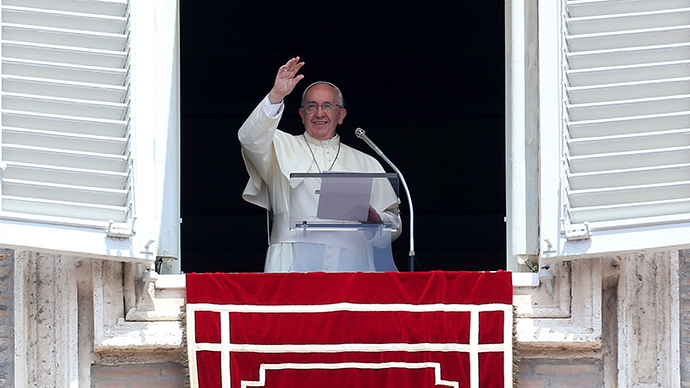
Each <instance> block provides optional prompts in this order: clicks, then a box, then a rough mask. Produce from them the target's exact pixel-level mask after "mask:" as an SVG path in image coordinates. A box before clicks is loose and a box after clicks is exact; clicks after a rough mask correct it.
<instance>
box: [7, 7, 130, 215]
mask: <svg viewBox="0 0 690 388" xmlns="http://www.w3.org/2000/svg"><path fill="white" fill-rule="evenodd" d="M128 32H129V28H128V17H127V3H126V2H94V1H89V2H86V1H69V0H62V1H59V0H57V1H56V0H51V1H39V0H4V1H3V7H2V160H3V162H4V165H3V168H4V171H3V173H2V216H3V217H5V218H9V217H14V218H32V219H44V220H53V221H66V222H70V223H82V224H84V225H93V226H98V225H103V223H106V222H108V221H109V220H113V221H114V222H126V221H127V220H128V219H129V218H131V212H130V209H131V207H132V206H131V205H132V195H131V178H130V177H131V168H132V165H131V161H130V157H129V156H130V152H129V149H130V142H129V139H130V128H129V95H128V89H129V77H128V67H129V61H128V48H129V45H128ZM62 219H64V220H62Z"/></svg>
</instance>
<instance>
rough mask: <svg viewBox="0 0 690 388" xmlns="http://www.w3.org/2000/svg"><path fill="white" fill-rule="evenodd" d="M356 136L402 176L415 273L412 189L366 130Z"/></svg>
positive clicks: (410, 255) (359, 129) (411, 267)
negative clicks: (408, 210) (407, 206)
mask: <svg viewBox="0 0 690 388" xmlns="http://www.w3.org/2000/svg"><path fill="white" fill-rule="evenodd" d="M355 136H357V137H358V138H360V139H362V140H364V142H365V143H367V145H368V146H369V147H371V149H373V150H374V151H375V152H376V153H377V154H378V155H379V156H380V157H381V158H383V160H385V161H386V163H388V165H389V166H391V168H392V169H393V170H394V171H395V172H396V173H397V174H398V176H400V181H401V182H402V184H403V187H404V188H405V193H406V194H407V203H408V204H409V206H410V253H409V259H410V272H414V260H415V251H414V209H413V207H412V196H411V195H410V189H409V188H408V187H407V182H406V181H405V177H404V176H403V174H402V172H400V169H398V167H396V166H395V164H393V162H391V160H390V159H388V157H387V156H386V155H384V153H383V151H381V149H380V148H379V147H378V146H377V145H376V144H374V142H373V141H371V139H369V137H368V136H367V133H366V131H364V129H362V128H357V129H356V130H355Z"/></svg>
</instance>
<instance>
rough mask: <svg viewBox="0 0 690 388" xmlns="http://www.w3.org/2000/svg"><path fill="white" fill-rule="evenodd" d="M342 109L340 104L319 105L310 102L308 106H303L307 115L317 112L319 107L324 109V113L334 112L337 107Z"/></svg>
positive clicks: (327, 103) (326, 103) (325, 103)
mask: <svg viewBox="0 0 690 388" xmlns="http://www.w3.org/2000/svg"><path fill="white" fill-rule="evenodd" d="M336 106H337V107H340V105H338V104H333V103H332V102H324V103H323V104H320V105H319V104H317V103H315V102H310V103H308V104H306V105H302V108H303V109H304V111H305V112H307V113H314V112H316V111H317V110H319V107H321V109H323V111H324V112H333V110H334V109H335V107H336Z"/></svg>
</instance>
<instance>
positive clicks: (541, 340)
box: [97, 272, 601, 352]
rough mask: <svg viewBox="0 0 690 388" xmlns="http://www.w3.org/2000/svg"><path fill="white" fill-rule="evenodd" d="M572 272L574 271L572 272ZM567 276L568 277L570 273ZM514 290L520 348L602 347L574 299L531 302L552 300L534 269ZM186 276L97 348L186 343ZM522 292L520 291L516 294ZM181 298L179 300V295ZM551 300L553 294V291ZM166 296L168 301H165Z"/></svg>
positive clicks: (165, 286) (564, 288)
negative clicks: (574, 311)
mask: <svg viewBox="0 0 690 388" xmlns="http://www.w3.org/2000/svg"><path fill="white" fill-rule="evenodd" d="M568 275H569V276H570V274H568ZM569 276H568V277H569ZM512 278H513V279H512V280H513V287H514V289H515V291H516V293H515V294H516V296H515V302H514V303H515V305H516V311H517V316H516V336H517V344H516V346H517V347H518V349H538V350H546V349H563V348H569V349H572V350H598V349H600V348H601V328H600V327H597V325H596V324H595V325H592V324H593V323H596V322H593V321H592V320H591V319H589V317H576V318H573V317H572V315H571V306H570V305H569V303H570V301H569V300H568V301H567V304H568V305H564V303H566V302H564V300H565V299H564V298H561V299H562V300H561V301H558V300H554V304H553V305H552V306H543V307H542V306H536V307H535V306H533V305H529V304H530V302H529V301H530V300H531V299H530V298H541V299H542V300H543V299H548V297H547V296H545V295H546V290H545V289H544V287H543V286H541V285H540V282H539V278H538V277H537V274H535V273H527V272H514V273H513V274H512ZM562 283H567V284H560V292H561V293H562V294H563V295H566V296H567V297H568V298H570V294H571V290H570V282H562ZM185 286H186V278H185V275H184V274H179V275H159V277H158V279H157V281H156V283H155V289H156V295H164V297H163V298H160V300H159V298H155V299H156V301H155V303H154V305H155V306H156V308H155V309H153V310H135V309H132V310H131V311H129V312H128V313H127V319H121V320H120V322H118V324H117V325H115V326H114V327H111V328H108V329H107V330H104V333H103V334H104V336H103V337H102V338H103V341H102V342H101V343H100V344H98V345H97V349H99V350H100V351H105V352H112V351H117V350H118V349H120V350H125V349H130V350H131V349H134V348H138V349H142V350H143V349H161V348H167V349H174V348H180V347H183V346H184V344H183V338H184V333H183V324H184V322H182V321H183V316H184V314H183V313H182V312H181V310H180V309H181V308H182V306H184V295H185ZM518 294H521V295H518ZM180 298H181V299H180ZM551 298H552V299H553V296H551ZM166 300H167V301H166Z"/></svg>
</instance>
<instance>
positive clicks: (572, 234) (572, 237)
mask: <svg viewBox="0 0 690 388" xmlns="http://www.w3.org/2000/svg"><path fill="white" fill-rule="evenodd" d="M563 226H564V228H563V229H564V230H565V238H566V240H568V241H577V240H589V239H590V238H591V237H592V232H591V231H590V230H589V222H585V223H583V224H572V225H563Z"/></svg>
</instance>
